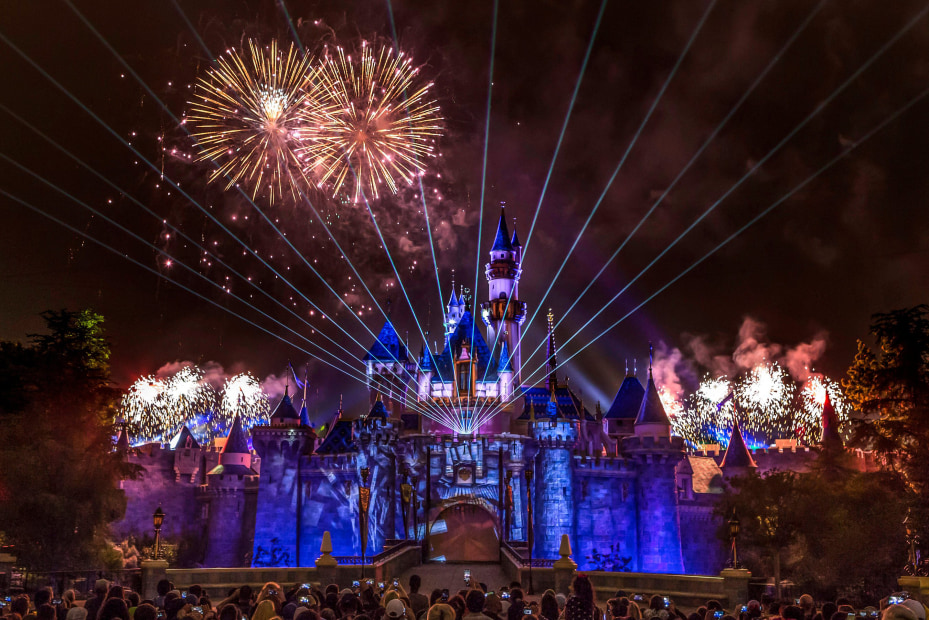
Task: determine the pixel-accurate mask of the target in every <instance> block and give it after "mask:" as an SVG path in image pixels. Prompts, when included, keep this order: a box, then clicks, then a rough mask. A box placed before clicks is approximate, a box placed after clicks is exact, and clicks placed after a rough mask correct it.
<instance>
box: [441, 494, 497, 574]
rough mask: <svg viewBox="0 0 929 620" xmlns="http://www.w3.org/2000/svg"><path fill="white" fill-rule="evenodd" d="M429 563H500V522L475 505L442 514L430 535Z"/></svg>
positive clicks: (450, 508)
mask: <svg viewBox="0 0 929 620" xmlns="http://www.w3.org/2000/svg"><path fill="white" fill-rule="evenodd" d="M428 559H429V560H431V561H437V562H496V561H498V560H499V559H500V535H499V532H498V531H497V520H496V519H495V518H494V515H493V514H491V513H490V512H488V511H487V510H486V509H485V508H483V507H481V506H479V505H477V504H474V503H468V502H463V503H458V504H454V505H452V506H449V507H447V508H445V509H444V510H442V511H441V512H440V513H439V515H438V516H437V517H436V518H435V520H434V521H433V522H432V524H431V527H430V531H429V556H428Z"/></svg>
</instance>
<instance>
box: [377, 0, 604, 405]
mask: <svg viewBox="0 0 929 620" xmlns="http://www.w3.org/2000/svg"><path fill="white" fill-rule="evenodd" d="M389 2H390V0H388V3H389ZM606 4H607V0H602V2H601V3H600V10H599V11H598V12H597V18H596V20H594V28H593V32H591V33H590V40H589V41H588V42H587V51H586V52H584V60H583V61H582V62H581V69H580V71H579V72H578V75H577V80H576V81H575V83H574V91H573V92H572V93H571V99H570V102H569V103H568V110H567V112H566V113H565V118H564V122H563V123H562V124H561V132H560V133H559V134H558V142H557V143H556V144H555V152H554V153H553V154H552V160H551V162H549V164H548V172H547V173H546V174H545V182H544V183H543V184H542V193H541V194H540V195H539V202H538V204H537V205H536V208H535V214H534V215H533V217H532V225H531V226H530V228H529V235H528V237H527V238H526V246H528V245H529V241H530V239H531V238H532V231H533V230H534V228H535V223H536V220H537V219H538V217H539V212H540V211H541V209H542V201H543V200H545V193H546V192H547V191H548V183H549V181H550V180H551V178H552V172H553V171H554V169H555V161H556V160H557V159H558V153H559V152H560V151H561V144H562V142H563V141H564V136H565V133H566V132H567V130H568V122H569V121H570V120H571V114H572V112H573V111H574V104H575V103H576V101H577V93H578V91H579V90H580V89H581V82H583V81H584V74H585V73H586V72H587V64H588V62H589V61H590V55H591V53H592V52H593V49H594V42H595V41H596V40H597V33H598V32H599V31H600V23H601V22H602V21H603V14H604V13H605V12H606ZM514 228H515V225H514ZM514 232H515V231H514ZM523 255H524V256H525V247H524V251H523ZM478 264H480V261H478ZM556 277H557V276H556ZM475 288H476V287H475ZM440 295H441V292H440ZM511 301H512V295H511V296H509V297H507V300H506V306H505V307H504V308H503V316H506V315H507V313H508V312H509V310H510V302H511ZM544 302H545V298H544V297H543V298H542V301H540V302H539V304H540V307H541V305H542V304H543V303H544ZM530 323H531V321H530ZM526 327H527V328H528V325H527V326H526ZM499 339H500V338H499V334H496V338H495V340H494V342H492V343H490V355H491V357H493V355H494V354H495V353H496V351H497V342H498V341H499ZM511 353H512V352H511ZM489 370H490V365H489V364H488V366H487V368H486V369H485V371H484V379H486V378H487V372H488V371H489ZM515 376H516V377H519V375H518V374H517V375H515ZM480 415H481V411H480V410H478V415H477V416H475V418H477V417H479V416H480Z"/></svg>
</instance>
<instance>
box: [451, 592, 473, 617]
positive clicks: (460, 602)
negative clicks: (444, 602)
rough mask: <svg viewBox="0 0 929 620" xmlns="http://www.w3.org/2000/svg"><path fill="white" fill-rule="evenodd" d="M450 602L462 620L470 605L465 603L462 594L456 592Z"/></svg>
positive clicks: (456, 615)
mask: <svg viewBox="0 0 929 620" xmlns="http://www.w3.org/2000/svg"><path fill="white" fill-rule="evenodd" d="M448 604H449V606H450V607H451V608H452V609H454V610H455V617H456V618H457V619H458V620H461V618H462V617H463V616H464V615H465V613H466V610H467V609H468V606H467V605H465V600H464V597H463V596H461V595H460V594H456V595H455V596H453V597H452V598H450V599H448Z"/></svg>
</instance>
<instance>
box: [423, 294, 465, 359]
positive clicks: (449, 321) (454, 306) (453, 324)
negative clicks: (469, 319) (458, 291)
mask: <svg viewBox="0 0 929 620" xmlns="http://www.w3.org/2000/svg"><path fill="white" fill-rule="evenodd" d="M445 309H446V310H447V312H446V314H445V337H446V338H448V337H449V336H451V335H452V334H454V333H455V328H457V327H458V322H459V321H461V315H462V314H464V309H465V301H464V295H462V296H461V297H458V296H457V295H455V282H454V280H452V296H451V297H449V299H448V305H447V306H446V307H445ZM427 346H428V345H427Z"/></svg>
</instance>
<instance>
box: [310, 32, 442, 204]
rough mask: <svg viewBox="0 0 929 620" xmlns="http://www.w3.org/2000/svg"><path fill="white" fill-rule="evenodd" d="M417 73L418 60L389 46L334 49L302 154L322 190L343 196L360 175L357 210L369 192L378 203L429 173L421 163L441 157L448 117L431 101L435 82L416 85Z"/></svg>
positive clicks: (320, 74) (322, 70)
mask: <svg viewBox="0 0 929 620" xmlns="http://www.w3.org/2000/svg"><path fill="white" fill-rule="evenodd" d="M418 74H419V69H418V68H416V67H414V66H413V61H412V59H411V58H409V57H407V56H405V55H404V53H403V52H398V53H396V54H395V53H394V52H393V50H391V49H390V48H387V47H385V46H378V45H376V44H375V45H368V44H367V42H365V41H362V45H361V50H360V51H358V52H357V53H356V54H355V55H352V54H346V52H345V50H344V49H343V48H342V47H336V48H335V52H334V53H333V54H330V53H328V49H327V52H326V53H325V54H324V57H323V58H322V59H321V60H320V64H319V67H318V70H317V74H316V78H317V79H318V80H319V88H320V99H321V100H322V101H323V102H324V104H323V105H321V106H320V107H319V108H318V109H316V110H314V111H313V114H312V115H310V118H311V121H312V124H313V126H314V127H313V131H312V132H311V133H310V134H309V135H308V137H307V138H306V139H304V140H302V141H301V146H300V148H299V149H298V152H299V153H300V155H301V158H303V159H304V160H305V166H306V169H307V173H308V174H313V175H314V177H315V178H316V179H318V180H317V184H318V185H319V186H320V187H322V186H324V185H327V184H328V185H330V186H331V188H332V190H331V191H332V194H333V195H338V194H339V192H340V191H341V188H342V185H343V184H344V183H345V181H346V180H347V179H348V178H350V177H349V175H354V179H355V183H354V189H353V190H352V192H351V194H352V202H354V203H356V204H357V203H358V201H359V198H360V196H361V194H362V192H365V193H370V194H371V195H372V196H373V197H374V198H377V197H379V195H380V190H379V188H380V187H382V186H386V187H387V188H388V189H389V190H390V191H391V192H392V193H396V192H397V190H398V185H397V182H398V181H399V180H400V179H402V180H403V181H405V182H406V183H407V184H412V183H413V179H414V178H416V177H417V176H418V175H420V174H422V173H423V172H424V171H425V167H424V166H423V165H422V163H421V162H420V159H424V158H427V157H434V154H433V146H432V144H433V143H434V141H435V139H436V138H438V137H439V136H440V135H441V118H440V116H439V107H438V105H437V104H436V102H435V100H433V99H429V97H428V95H429V91H430V89H431V88H432V86H433V83H432V82H429V83H427V84H425V85H422V86H417V85H416V84H415V80H416V77H417V75H418ZM408 93H412V94H408Z"/></svg>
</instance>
